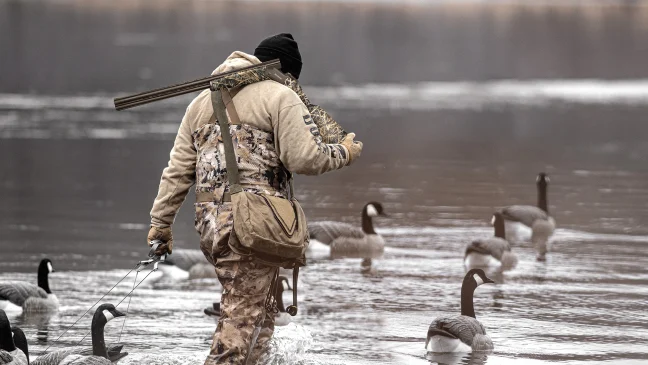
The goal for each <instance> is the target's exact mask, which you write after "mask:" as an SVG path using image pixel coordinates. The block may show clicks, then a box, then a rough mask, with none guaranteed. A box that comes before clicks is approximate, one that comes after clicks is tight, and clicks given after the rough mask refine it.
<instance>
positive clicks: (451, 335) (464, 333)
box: [425, 269, 495, 352]
mask: <svg viewBox="0 0 648 365" xmlns="http://www.w3.org/2000/svg"><path fill="white" fill-rule="evenodd" d="M485 283H495V282H494V281H493V280H491V279H489V278H488V277H486V274H485V273H484V270H482V269H471V270H470V271H468V273H467V274H466V276H465V277H464V280H463V283H462V285H461V315H460V316H444V317H438V318H436V319H435V320H434V321H433V322H432V324H430V328H429V329H428V333H427V339H426V340H425V348H426V349H427V347H428V345H431V351H432V352H471V351H483V350H492V349H493V341H491V339H490V337H488V335H487V334H486V330H485V329H484V326H482V324H481V323H479V321H478V320H477V319H476V318H475V308H474V307H473V292H474V291H475V289H477V287H478V286H480V285H482V284H485Z"/></svg>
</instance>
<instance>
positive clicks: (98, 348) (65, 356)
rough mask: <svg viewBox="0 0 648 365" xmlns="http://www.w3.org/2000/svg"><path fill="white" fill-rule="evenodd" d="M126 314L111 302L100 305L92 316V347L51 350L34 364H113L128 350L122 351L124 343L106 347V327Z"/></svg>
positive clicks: (126, 353)
mask: <svg viewBox="0 0 648 365" xmlns="http://www.w3.org/2000/svg"><path fill="white" fill-rule="evenodd" d="M124 316H125V314H124V313H122V312H120V311H118V310H117V309H116V308H115V306H114V305H112V304H110V303H106V304H102V305H100V306H99V308H97V310H96V311H95V313H94V315H93V316H92V325H91V333H92V348H91V349H89V348H86V347H72V348H67V349H62V350H58V351H54V352H50V353H48V354H46V355H43V356H40V357H38V358H37V359H36V360H34V361H33V362H32V365H68V364H75V365H112V364H113V363H115V362H117V361H118V360H119V359H121V358H123V357H125V356H126V355H128V352H121V350H122V348H123V345H114V346H111V347H110V348H106V341H105V340H104V327H105V326H106V323H108V322H109V321H110V320H112V319H113V318H117V317H124Z"/></svg>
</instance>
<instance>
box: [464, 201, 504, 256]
mask: <svg viewBox="0 0 648 365" xmlns="http://www.w3.org/2000/svg"><path fill="white" fill-rule="evenodd" d="M491 223H492V224H493V227H494V228H495V235H494V236H493V237H491V238H487V239H484V240H475V241H472V242H471V243H470V244H469V245H468V246H467V247H466V253H465V254H464V264H465V265H466V267H469V268H472V267H486V266H500V267H502V268H512V267H514V266H515V265H516V264H517V257H516V256H515V254H514V253H513V252H512V251H511V244H510V243H509V242H508V241H507V240H506V233H505V229H504V217H503V216H502V213H500V212H495V214H493V221H492V222H491Z"/></svg>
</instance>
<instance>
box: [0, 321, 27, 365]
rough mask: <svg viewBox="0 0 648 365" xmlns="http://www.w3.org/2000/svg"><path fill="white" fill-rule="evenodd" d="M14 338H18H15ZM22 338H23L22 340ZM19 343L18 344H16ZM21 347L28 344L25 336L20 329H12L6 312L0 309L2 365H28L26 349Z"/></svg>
mask: <svg viewBox="0 0 648 365" xmlns="http://www.w3.org/2000/svg"><path fill="white" fill-rule="evenodd" d="M14 336H18V338H15V337H14ZM21 337H22V338H21ZM16 341H17V342H16ZM17 344H20V345H21V347H22V346H23V345H26V344H27V339H26V338H25V334H24V333H23V332H22V330H20V329H19V328H15V329H14V330H12V329H11V324H10V323H9V319H8V318H7V314H6V313H5V311H3V310H2V309H0V364H1V365H27V364H29V360H28V358H27V354H26V352H25V351H26V349H22V348H19V347H17V346H16V345H17Z"/></svg>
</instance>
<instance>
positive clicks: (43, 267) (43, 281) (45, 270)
mask: <svg viewBox="0 0 648 365" xmlns="http://www.w3.org/2000/svg"><path fill="white" fill-rule="evenodd" d="M52 272H54V268H53V267H52V261H50V260H49V259H43V260H41V262H40V265H38V286H39V287H41V288H42V289H43V290H45V292H46V293H47V294H52V291H51V290H50V287H49V279H48V276H49V274H50V273H52Z"/></svg>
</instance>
